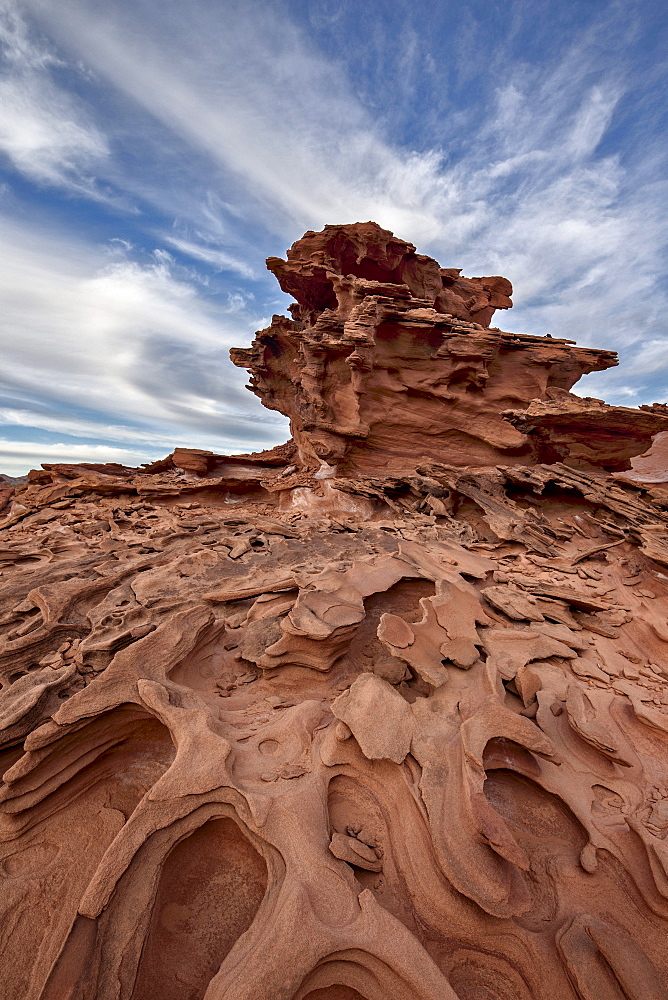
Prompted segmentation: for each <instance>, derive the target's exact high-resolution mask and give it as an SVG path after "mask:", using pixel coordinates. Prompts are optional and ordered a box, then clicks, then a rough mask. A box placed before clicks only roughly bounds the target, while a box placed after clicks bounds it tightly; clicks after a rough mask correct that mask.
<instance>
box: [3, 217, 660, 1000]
mask: <svg viewBox="0 0 668 1000" xmlns="http://www.w3.org/2000/svg"><path fill="white" fill-rule="evenodd" d="M269 263H270V267H271V269H272V270H273V271H274V273H276V274H277V276H278V277H279V280H280V281H281V284H282V286H283V287H284V288H286V289H288V290H289V291H291V292H292V293H293V294H294V295H295V297H296V298H297V307H296V308H295V309H294V310H293V312H294V314H295V317H296V318H295V319H294V320H292V321H289V320H286V319H284V318H275V319H274V322H273V324H272V327H271V328H270V329H269V330H268V331H263V332H262V333H260V334H259V335H258V338H257V339H256V342H255V344H254V346H253V348H251V350H250V351H247V352H236V360H237V361H239V362H243V363H247V364H248V365H249V367H250V368H251V370H252V372H253V376H254V384H255V387H256V391H258V392H259V393H260V394H261V395H262V396H263V398H264V399H265V402H267V404H268V405H272V406H277V407H278V408H280V409H281V410H282V411H283V412H286V413H288V414H289V415H290V417H291V419H292V422H293V430H294V442H289V443H288V444H287V445H284V446H281V447H280V448H276V449H272V450H270V451H267V452H263V453H260V454H258V455H245V456H223V455H216V454H212V453H209V452H203V451H196V450H189V449H183V448H177V449H176V451H175V452H174V453H173V454H172V455H171V456H169V457H168V458H167V459H165V460H164V461H162V462H156V463H153V464H152V465H150V466H147V467H144V468H143V469H132V468H127V467H123V466H117V465H116V466H114V465H108V466H104V465H72V466H63V465H61V466H58V465H48V466H44V467H43V468H42V470H40V471H36V472H32V473H31V474H30V476H29V481H28V482H27V483H11V482H10V483H3V484H2V486H1V488H0V532H1V533H0V560H1V573H0V601H1V609H2V610H1V616H0V637H1V641H2V645H1V647H0V684H1V690H0V747H1V749H0V756H2V758H3V759H2V762H1V767H0V774H2V775H4V780H3V782H2V784H1V785H0V879H1V885H2V892H0V911H1V913H2V917H1V920H0V954H1V956H2V957H1V959H0V969H1V970H2V971H1V972H0V977H2V981H3V997H6V998H7V1000H65V998H67V1000H112V998H113V1000H165V998H166V1000H177V998H178V1000H203V998H206V1000H360V998H362V1000H386V998H387V997H392V998H397V1000H447V998H453V1000H456V998H459V1000H554V998H555V997H558V998H559V1000H561V998H564V1000H624V998H629V1000H666V998H668V987H667V986H666V983H667V982H668V952H667V949H666V934H667V931H668V763H667V761H668V625H667V624H666V622H667V620H668V494H667V493H666V487H665V482H666V481H668V474H666V470H665V463H664V464H663V465H662V463H663V458H662V456H663V454H665V452H664V450H663V448H664V441H665V440H666V438H664V437H663V436H662V435H665V434H666V432H667V430H668V428H667V422H668V416H667V415H666V412H665V407H662V406H660V405H659V406H655V407H651V408H642V409H640V410H631V409H625V408H618V407H606V406H605V405H604V404H602V403H600V402H599V401H597V400H582V399H579V398H577V397H574V396H571V395H570V394H569V393H568V389H570V387H571V386H572V385H573V384H574V382H575V381H576V380H577V378H578V377H579V375H580V374H582V373H583V372H584V371H590V370H594V369H596V368H599V369H600V368H604V367H607V366H609V365H610V364H613V363H615V362H614V355H612V354H611V353H610V352H603V351H593V350H586V351H582V350H579V349H577V348H575V347H574V346H573V345H571V344H570V343H569V342H567V341H558V340H552V339H549V338H538V337H528V336H516V335H513V334H506V333H502V332H501V331H499V330H489V329H487V328H486V327H485V326H484V324H483V323H481V322H480V320H481V319H482V320H484V321H485V322H489V319H490V318H491V312H490V313H489V315H487V312H489V310H491V309H493V308H500V307H504V306H507V305H509V302H508V301H507V300H506V297H507V295H508V294H509V291H510V290H509V287H508V286H507V284H504V279H499V278H494V279H488V278H485V279H470V281H471V282H473V288H471V287H469V286H467V285H465V284H464V283H465V281H466V280H467V279H461V278H460V277H458V272H451V271H446V272H444V271H443V270H442V269H440V268H439V267H438V265H437V264H436V262H434V261H432V260H431V259H430V258H425V257H422V256H421V255H418V254H416V253H415V251H414V248H413V247H412V246H411V245H410V244H406V243H404V242H403V241H401V240H396V239H395V238H394V237H393V236H392V234H390V233H387V232H386V231H384V230H381V229H380V228H379V227H377V226H374V225H373V224H371V223H366V224H363V225H360V226H354V227H342V226H336V227H327V228H326V230H325V231H324V233H322V234H307V236H306V237H305V238H304V240H302V241H298V243H297V244H295V247H293V249H292V251H290V252H289V254H288V261H287V262H282V261H279V260H278V259H271V260H270V262H269ZM332 296H333V298H332ZM455 299H456V300H457V301H455ZM416 302H417V304H416ZM481 302H483V304H482V305H481V304H480V303H481ZM485 303H486V304H485ZM455 310H459V312H456V311H455ZM467 310H468V311H467ZM462 313H466V314H465V315H462ZM476 317H477V318H476ZM654 435H657V436H656V438H655V444H654V447H653V448H652V450H651V451H648V449H649V447H650V444H651V441H652V437H653V436H654ZM643 452H646V453H647V455H646V456H644V457H643V458H639V457H638V458H636V457H634V456H640V455H641V453H643Z"/></svg>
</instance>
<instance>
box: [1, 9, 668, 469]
mask: <svg viewBox="0 0 668 1000" xmlns="http://www.w3.org/2000/svg"><path fill="white" fill-rule="evenodd" d="M667 25H668V16H667V14H666V8H665V5H664V4H663V3H660V2H655V3H654V2H648V0H646V2H634V0H627V2H624V3H619V2H608V0H588V2H587V3H584V4H583V3H582V2H581V0H577V2H576V0H545V2H537V0H531V2H527V0H504V2H500V0H469V2H462V0H458V2H456V3H455V2H451V0H438V2H437V0H340V2H339V0H285V2H283V0H271V2H262V0H244V2H237V0H189V2H188V3H183V2H182V0H179V2H175V0H160V2H157V0H104V2H99V0H0V47H1V48H2V64H1V68H0V254H1V258H2V262H3V263H2V268H0V337H1V338H2V356H3V361H2V365H1V366H0V471H2V472H4V473H6V474H9V475H21V474H23V473H25V472H26V471H27V469H29V468H31V467H37V466H39V464H40V463H41V462H49V461H65V462H69V461H120V462H126V463H130V464H138V463H140V462H142V461H150V460H152V459H153V458H156V457H160V456H163V455H165V454H167V453H168V452H169V451H171V450H172V448H173V447H175V446H176V445H181V446H190V447H202V448H210V449H212V450H214V451H221V452H234V451H237V452H239V451H248V450H253V449H259V448H263V447H270V446H272V445H273V444H277V443H280V442H281V441H283V440H285V439H286V437H287V424H286V421H284V420H283V418H282V417H281V416H280V415H279V414H275V413H271V412H270V411H268V410H264V409H263V407H262V406H261V404H260V403H259V401H258V400H257V399H256V398H255V397H254V396H253V395H252V394H251V393H249V392H248V391H247V390H246V389H245V388H244V383H245V376H244V372H243V371H239V370H238V369H236V368H234V367H233V366H232V365H231V364H230V362H229V360H228V350H229V348H230V347H232V346H244V345H246V344H248V343H249V342H250V339H251V337H252V334H253V333H254V331H255V330H256V329H259V328H261V327H263V326H265V325H267V323H268V322H269V319H270V317H271V315H272V313H275V312H285V310H286V305H287V303H288V299H287V297H286V296H284V295H283V294H282V293H281V291H280V289H279V288H278V286H277V284H276V282H275V279H274V278H273V277H272V276H271V275H270V274H268V272H266V271H265V269H264V263H263V262H264V258H265V257H266V256H268V255H270V254H271V255H279V256H283V255H284V251H285V249H286V248H287V247H288V246H289V245H290V244H291V243H292V242H293V241H294V240H295V239H297V238H298V237H299V236H301V235H302V233H303V232H304V231H305V230H306V229H320V228H322V226H323V225H325V224H326V223H340V222H354V221H365V220H367V219H373V220H375V221H376V222H379V223H380V224H381V225H383V226H385V227H387V228H390V229H392V230H394V232H395V233H396V234H397V235H398V236H401V237H402V238H404V239H408V240H411V241H412V242H414V243H415V244H416V245H417V246H418V248H419V249H420V250H421V251H422V252H426V253H430V254H432V255H433V256H435V257H436V258H437V259H438V260H440V262H441V264H442V265H443V266H445V267H462V268H464V272H465V273H466V274H474V275H475V274H503V275H505V276H507V277H509V278H510V279H511V281H512V282H513V285H514V286H515V295H514V300H515V303H516V305H515V308H514V309H513V310H512V312H511V313H504V314H502V315H500V316H499V317H498V319H499V322H500V323H501V325H502V326H504V327H505V328H507V329H512V330H517V331H521V332H526V333H534V334H545V333H552V334H553V335H556V336H565V337H571V338H573V339H575V340H577V341H578V343H580V344H583V345H592V346H598V347H605V348H610V349H615V350H618V351H619V352H620V357H621V365H620V368H618V369H615V370H613V371H612V372H608V373H602V374H597V375H593V376H589V377H588V378H587V379H584V380H583V381H582V382H581V383H580V384H579V391H580V392H581V393H583V394H589V395H595V396H599V397H602V398H605V399H606V400H608V401H609V402H614V403H620V404H625V405H631V406H636V405H638V404H640V403H643V402H652V401H655V400H656V401H661V400H665V399H666V397H667V395H668V393H667V389H668V336H667V335H666V333H665V324H664V322H663V321H664V316H665V314H666V307H667V305H668V301H667V299H668V294H667V288H666V278H665V275H666V266H665V257H666V249H665V232H666V216H667V215H668V191H667V184H666V175H667V171H666V159H667V154H668V149H667V147H666V141H665V138H664V136H665V134H666V131H667V130H666V120H665V118H666V110H665V109H666V102H665V94H666V91H667V89H668V88H667V82H668V81H667V79H666V77H667V75H668V74H667V69H668V58H667V56H666V52H668V45H667V42H668V37H667V36H668V27H667Z"/></svg>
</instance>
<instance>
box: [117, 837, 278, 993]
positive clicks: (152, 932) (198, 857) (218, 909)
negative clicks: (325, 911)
mask: <svg viewBox="0 0 668 1000" xmlns="http://www.w3.org/2000/svg"><path fill="white" fill-rule="evenodd" d="M266 887H267V868H266V865H265V862H264V860H263V859H262V857H261V856H260V855H259V854H258V853H257V851H256V850H255V848H254V847H252V846H251V844H250V842H249V841H248V840H247V839H246V837H245V836H244V835H243V833H242V832H241V830H240V829H239V827H238V826H237V824H236V823H235V822H234V821H233V820H231V819H227V818H226V819H218V820H212V821H210V822H208V823H206V824H205V825H204V826H202V827H200V828H199V829H198V830H196V831H195V832H194V833H192V834H190V836H189V837H187V838H186V839H185V840H182V841H181V843H179V844H177V846H176V847H175V848H173V850H172V852H171V854H170V855H169V857H168V858H167V861H166V863H165V865H164V867H163V870H162V874H161V876H160V881H159V884H158V889H157V893H156V898H155V903H154V906H153V913H152V916H151V923H150V927H149V932H148V936H147V939H146V943H145V945H144V949H143V951H142V956H141V960H140V963H139V971H138V975H137V981H136V985H135V989H134V991H133V994H132V998H133V1000H201V998H202V997H203V996H204V994H205V992H206V989H207V986H208V984H209V982H210V981H211V979H212V978H213V977H214V976H215V975H216V973H217V972H218V969H219V968H220V965H221V963H222V962H223V960H224V958H225V956H226V955H227V954H228V952H229V951H230V950H231V948H232V946H233V945H234V943H235V942H236V941H237V939H238V938H239V937H240V936H241V935H242V934H243V933H244V931H246V930H248V928H249V927H250V925H251V923H252V922H253V919H254V917H255V914H256V913H257V910H258V908H259V906H260V903H261V902H262V898H263V896H264V893H265V890H266Z"/></svg>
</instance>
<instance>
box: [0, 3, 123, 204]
mask: <svg viewBox="0 0 668 1000" xmlns="http://www.w3.org/2000/svg"><path fill="white" fill-rule="evenodd" d="M0 54H1V55H2V57H3V63H4V66H3V68H2V71H1V72H0V152H2V153H4V154H5V155H6V156H7V157H8V158H9V160H10V161H11V162H12V164H13V165H14V167H15V168H16V169H17V170H19V171H20V172H21V173H23V174H24V175H26V176H27V177H29V178H31V179H32V180H35V181H37V182H39V183H47V184H52V185H58V186H64V187H67V188H72V189H74V190H76V191H78V192H85V193H88V194H89V195H95V183H94V179H93V171H94V170H95V166H96V164H97V162H98V161H99V160H101V159H103V158H105V157H107V156H108V155H109V147H108V143H107V140H106V138H105V136H104V135H103V134H102V132H101V131H100V130H99V129H98V128H97V126H96V125H95V124H94V123H93V122H92V121H91V119H90V116H89V115H88V114H87V113H86V109H85V107H84V106H83V104H82V103H81V102H80V101H78V100H77V99H76V98H75V97H74V96H73V95H72V94H71V93H68V92H67V91H65V90H64V89H63V88H62V87H60V86H59V85H58V84H57V83H56V82H55V81H54V78H53V71H54V69H56V68H62V67H63V63H62V61H61V60H60V59H59V58H58V57H57V56H56V55H55V54H54V52H53V51H51V50H50V49H49V48H48V47H47V46H46V45H45V44H44V43H37V42H34V41H33V40H32V39H31V37H30V34H29V32H28V29H27V26H26V23H25V20H24V19H23V17H22V16H21V11H20V8H19V6H18V4H17V3H16V2H15V0H0Z"/></svg>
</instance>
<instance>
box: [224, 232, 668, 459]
mask: <svg viewBox="0 0 668 1000" xmlns="http://www.w3.org/2000/svg"><path fill="white" fill-rule="evenodd" d="M267 266H268V268H269V270H270V271H272V272H273V273H274V274H275V275H276V277H277V279H278V281H279V284H280V286H281V288H282V289H283V291H285V292H288V293H289V294H291V295H294V296H295V298H296V300H297V302H296V304H295V305H294V306H292V307H291V313H292V317H293V318H292V319H291V320H290V319H287V318H286V317H284V316H275V317H274V318H273V321H272V324H271V326H270V327H269V328H268V329H266V330H262V331H260V332H259V333H258V334H257V336H256V338H255V340H254V342H253V344H252V346H251V348H249V349H247V350H233V351H232V352H231V356H232V360H233V361H234V363H235V364H236V365H239V366H240V367H245V368H247V369H248V370H249V371H250V373H251V382H250V387H251V388H252V390H253V392H255V393H256V395H258V396H259V397H260V399H261V400H262V402H263V403H264V405H265V406H268V407H269V408H270V409H275V410H279V411H280V412H281V413H284V414H285V415H286V416H288V417H289V418H290V426H291V430H292V436H293V439H294V441H295V443H296V445H297V452H298V460H299V461H300V463H301V464H302V465H303V466H305V467H311V468H314V469H316V468H318V466H319V465H320V463H325V464H326V465H328V466H332V467H336V469H337V470H338V472H339V474H341V475H355V474H368V473H370V472H372V471H379V470H385V471H390V470H392V471H409V470H410V469H412V468H414V467H415V464H416V462H417V463H420V462H429V461H432V462H433V461H437V462H442V463H446V464H450V465H454V466H480V465H497V464H504V465H526V464H527V463H529V464H532V463H536V462H554V461H566V462H567V463H569V464H572V465H575V466H579V467H583V468H586V467H591V466H592V465H595V466H596V465H597V466H603V467H604V468H608V469H616V470H623V469H628V468H629V459H630V458H631V457H633V456H634V455H637V454H640V453H641V452H643V451H645V450H646V449H647V447H648V446H649V443H650V440H651V437H652V435H653V434H655V433H657V431H659V430H661V429H662V428H665V427H666V426H668V423H667V422H666V418H665V414H656V413H647V412H643V411H639V410H632V409H628V408H620V407H607V406H605V405H604V404H602V403H601V401H600V400H591V399H590V400H582V399H580V398H579V397H577V396H572V395H570V394H569V390H570V389H571V388H572V387H573V385H574V384H575V383H576V382H577V381H578V379H580V378H581V376H582V375H585V374H587V373H589V372H592V371H602V370H604V369H606V368H610V367H611V366H613V365H616V364H617V356H616V355H615V354H614V352H612V351H604V350H593V349H585V348H580V347H576V346H574V344H573V342H572V341H570V340H558V339H554V338H549V337H532V336H527V335H524V334H515V333H506V332H504V331H503V330H499V329H495V328H493V329H490V328H489V324H490V321H491V319H492V316H493V314H494V311H495V310H496V309H508V308H510V306H511V305H512V303H511V300H510V295H511V293H512V287H511V284H510V282H509V281H508V280H507V279H506V278H501V277H498V276H497V277H487V278H464V277H462V276H461V272H460V271H459V270H457V269H445V268H441V267H439V265H438V263H437V262H436V261H435V260H433V259H432V258H431V257H426V256H424V255H422V254H418V253H416V252H415V247H414V246H413V245H412V244H411V243H405V242H404V241H403V240H399V239H397V238H396V237H395V236H393V234H392V233H390V232H388V231H387V230H385V229H381V227H380V226H378V225H376V224H375V223H373V222H365V223H356V224H354V225H347V226H326V227H325V229H324V230H323V231H322V232H320V233H312V232H311V233H307V234H306V235H305V236H304V237H303V238H302V239H300V240H297V242H296V243H295V244H294V245H293V246H292V247H291V249H290V250H289V251H288V254H287V260H281V259H280V258H278V257H270V258H269V259H268V261H267Z"/></svg>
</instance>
